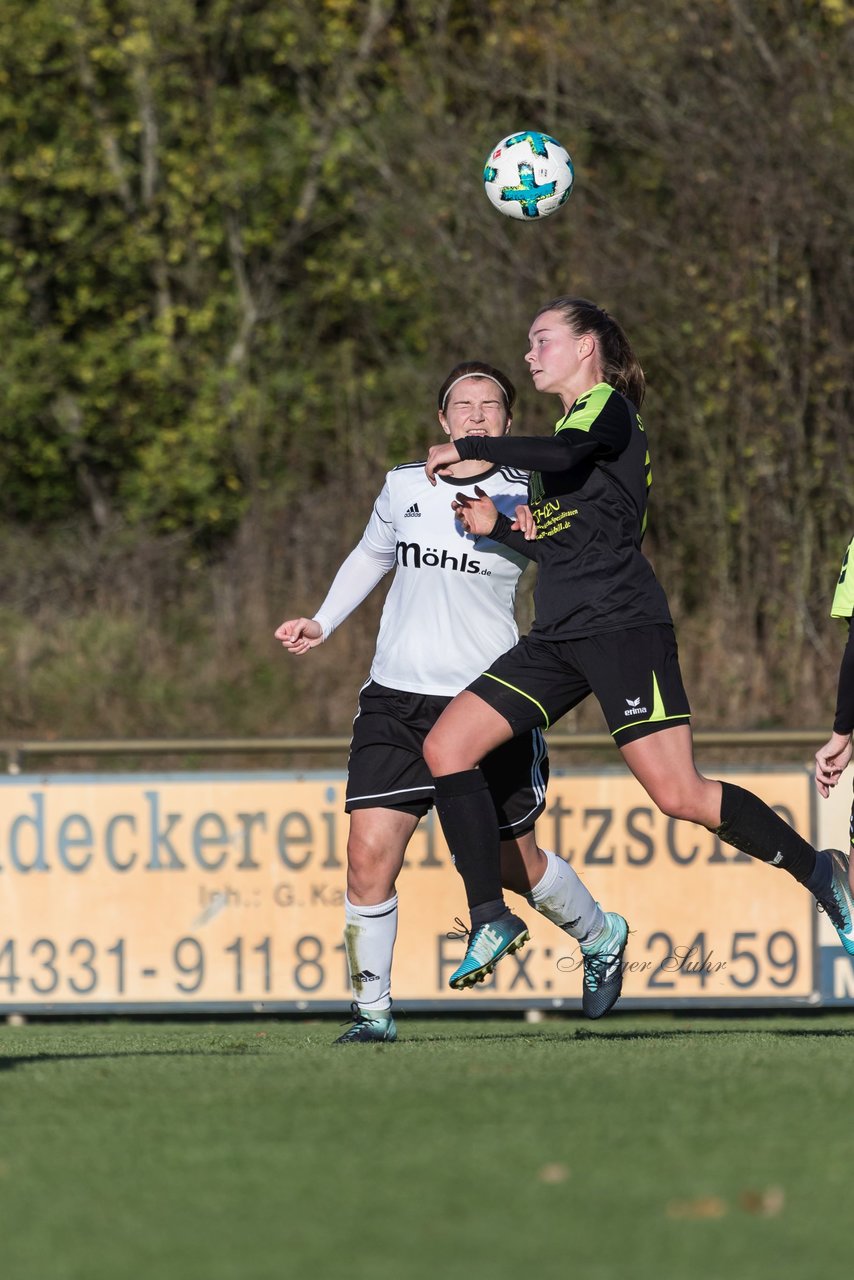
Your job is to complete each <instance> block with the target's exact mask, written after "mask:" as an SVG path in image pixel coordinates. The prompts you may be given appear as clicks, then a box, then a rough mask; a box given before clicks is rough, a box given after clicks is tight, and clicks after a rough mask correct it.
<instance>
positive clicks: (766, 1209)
mask: <svg viewBox="0 0 854 1280" xmlns="http://www.w3.org/2000/svg"><path fill="white" fill-rule="evenodd" d="M738 1203H739V1204H740V1205H741V1207H742V1209H743V1210H744V1212H745V1213H754V1214H756V1216H757V1217H758V1218H776V1217H777V1215H778V1214H779V1213H781V1212H782V1209H783V1206H784V1205H785V1203H786V1193H785V1191H784V1190H783V1188H782V1187H768V1188H767V1190H765V1191H750V1190H745V1191H742V1193H741V1195H740V1196H739V1197H738Z"/></svg>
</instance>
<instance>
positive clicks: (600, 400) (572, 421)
mask: <svg viewBox="0 0 854 1280" xmlns="http://www.w3.org/2000/svg"><path fill="white" fill-rule="evenodd" d="M613 394H614V388H613V387H611V386H609V385H608V383H607V382H597V383H596V386H595V387H591V388H590V390H589V391H585V393H584V395H583V396H579V397H578V399H577V400H576V402H575V404H574V405H573V406H572V408H571V409H570V411H569V413H565V414H564V415H563V417H562V418H560V419H559V420H558V421H557V422H556V423H555V435H557V434H558V433H559V432H561V431H563V430H564V428H565V427H572V429H573V431H589V430H590V428H591V427H592V426H593V423H594V422H595V421H596V419H597V418H598V417H599V414H600V413H601V412H602V409H603V408H604V406H605V404H606V402H607V400H608V398H609V396H612V395H613Z"/></svg>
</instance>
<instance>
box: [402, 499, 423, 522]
mask: <svg viewBox="0 0 854 1280" xmlns="http://www.w3.org/2000/svg"><path fill="white" fill-rule="evenodd" d="M420 515H421V512H420V511H419V510H418V503H417V502H413V504H412V506H411V507H410V508H409V510H408V511H404V513H403V518H404V519H406V517H407V516H420Z"/></svg>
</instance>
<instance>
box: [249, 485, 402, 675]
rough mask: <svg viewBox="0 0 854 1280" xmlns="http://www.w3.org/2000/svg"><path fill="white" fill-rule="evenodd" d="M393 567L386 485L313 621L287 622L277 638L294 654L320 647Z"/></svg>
mask: <svg viewBox="0 0 854 1280" xmlns="http://www.w3.org/2000/svg"><path fill="white" fill-rule="evenodd" d="M394 564H395V547H394V530H393V527H392V524H391V503H390V498H389V494H388V486H387V485H386V486H385V487H384V489H383V491H382V493H381V494H380V496H379V498H378V499H377V502H376V505H375V506H374V510H373V514H372V515H371V519H370V520H369V521H368V524H367V527H366V529H365V532H364V533H363V534H362V539H361V541H360V542H359V543H358V545H357V546H355V547H354V548H353V550H352V551H351V552H350V554H349V556H348V557H347V559H346V560H345V561H344V563H343V564H342V565H341V568H340V569H339V570H338V572H337V573H336V575H335V577H334V578H333V580H332V585H331V586H330V588H329V591H328V592H327V594H326V598H325V600H324V601H323V604H322V605H321V606H320V608H319V609H318V610H317V613H316V614H315V615H314V617H313V618H290V619H287V620H286V621H285V622H283V623H282V624H281V626H279V627H277V628H276V631H275V633H274V634H275V637H276V639H277V640H281V642H282V644H283V646H284V647H285V648H286V649H287V650H288V651H289V652H290V653H294V654H302V653H308V651H309V649H314V648H316V647H317V645H319V644H323V642H324V640H328V639H329V637H330V636H331V635H332V632H333V631H334V630H335V628H336V627H338V626H340V625H341V623H342V622H343V621H344V619H345V618H348V617H349V616H350V614H351V613H352V612H353V610H354V609H357V608H358V607H359V605H360V604H361V603H362V601H363V600H364V599H365V597H366V596H368V595H369V594H370V593H371V591H373V589H374V587H375V586H376V585H377V583H378V582H380V581H381V579H382V578H384V577H385V575H386V574H387V573H388V571H389V570H390V569H393V568H394Z"/></svg>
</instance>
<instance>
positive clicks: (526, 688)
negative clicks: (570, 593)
mask: <svg viewBox="0 0 854 1280" xmlns="http://www.w3.org/2000/svg"><path fill="white" fill-rule="evenodd" d="M555 688H557V689H558V690H560V694H559V696H558V699H557V702H558V706H557V709H556V710H555V709H554V706H553V704H554V701H555V699H554V698H552V699H551V701H550V698H549V694H550V693H553V691H554V689H555ZM588 691H589V686H588V685H587V683H586V681H584V680H580V681H579V680H576V681H575V682H574V681H573V677H572V675H571V674H568V673H567V672H566V671H565V670H563V669H562V668H561V664H560V662H559V661H558V659H557V656H556V654H555V651H554V647H553V646H549V645H545V644H543V643H542V642H538V641H532V640H531V638H530V637H525V639H524V640H520V641H519V643H518V644H516V645H515V646H514V647H513V648H512V649H510V650H509V651H508V652H507V653H505V654H503V655H502V656H501V657H500V658H498V659H497V660H496V661H495V662H494V663H493V664H492V666H491V667H490V668H489V670H488V671H486V672H484V674H483V675H482V676H479V677H478V679H477V680H475V681H474V682H473V683H472V685H471V686H470V688H469V689H467V690H464V691H463V693H461V694H458V696H457V697H456V698H454V700H453V701H452V702H451V704H450V705H449V706H448V707H447V708H446V710H445V711H444V712H443V714H442V715H441V716H440V718H439V720H438V721H437V723H436V725H435V726H434V727H433V729H432V731H431V732H430V733H429V734H428V736H427V739H426V741H425V743H424V756H425V759H426V761H427V765H428V768H429V769H430V772H431V773H432V775H433V778H434V782H435V788H436V789H435V805H436V812H437V814H438V816H439V821H440V822H441V824H442V830H443V832H444V835H445V839H446V841H447V844H448V848H449V849H450V851H451V855H452V857H453V859H454V864H455V866H456V868H457V870H458V871H459V872H460V874H461V875H462V878H463V882H464V884H465V887H466V897H467V900H468V904H469V911H470V914H471V935H470V941H469V948H468V951H467V953H466V957H465V959H464V960H463V963H462V964H461V965H460V967H459V969H458V970H457V971H456V972H455V973H454V974H452V976H451V979H450V982H451V986H452V987H455V988H457V987H464V986H472V985H473V984H474V983H475V982H479V981H482V979H483V978H484V977H485V976H486V974H488V973H491V972H492V969H493V968H494V966H495V964H496V962H497V961H498V960H500V959H501V958H502V957H503V956H505V955H508V954H510V953H511V952H513V951H515V950H517V949H518V948H519V947H520V946H522V945H523V944H524V943H525V942H527V941H528V931H527V929H526V928H525V924H524V922H523V921H522V920H520V919H519V917H518V916H516V915H514V914H513V913H512V912H511V911H510V910H509V908H508V906H507V904H506V902H505V901H504V896H503V894H502V890H501V866H500V834H499V824H498V818H497V815H496V811H495V805H494V802H493V800H492V798H491V795H490V791H489V787H488V784H487V781H486V777H485V775H484V771H483V769H481V768H480V767H479V764H480V762H481V761H483V760H484V758H485V756H486V755H487V754H488V753H489V752H490V751H494V750H495V749H496V748H497V747H500V746H501V745H502V744H503V743H507V742H509V741H510V740H511V739H512V738H514V737H515V736H518V735H519V734H522V733H527V732H530V731H531V730H533V729H543V728H548V726H549V724H550V723H551V722H552V721H553V720H554V719H557V718H558V716H560V715H562V714H563V713H564V712H565V711H567V710H569V708H570V707H572V706H575V705H576V704H577V703H578V702H579V701H581V699H582V698H583V697H584V696H586V693H587V692H588ZM550 708H551V709H550Z"/></svg>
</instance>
